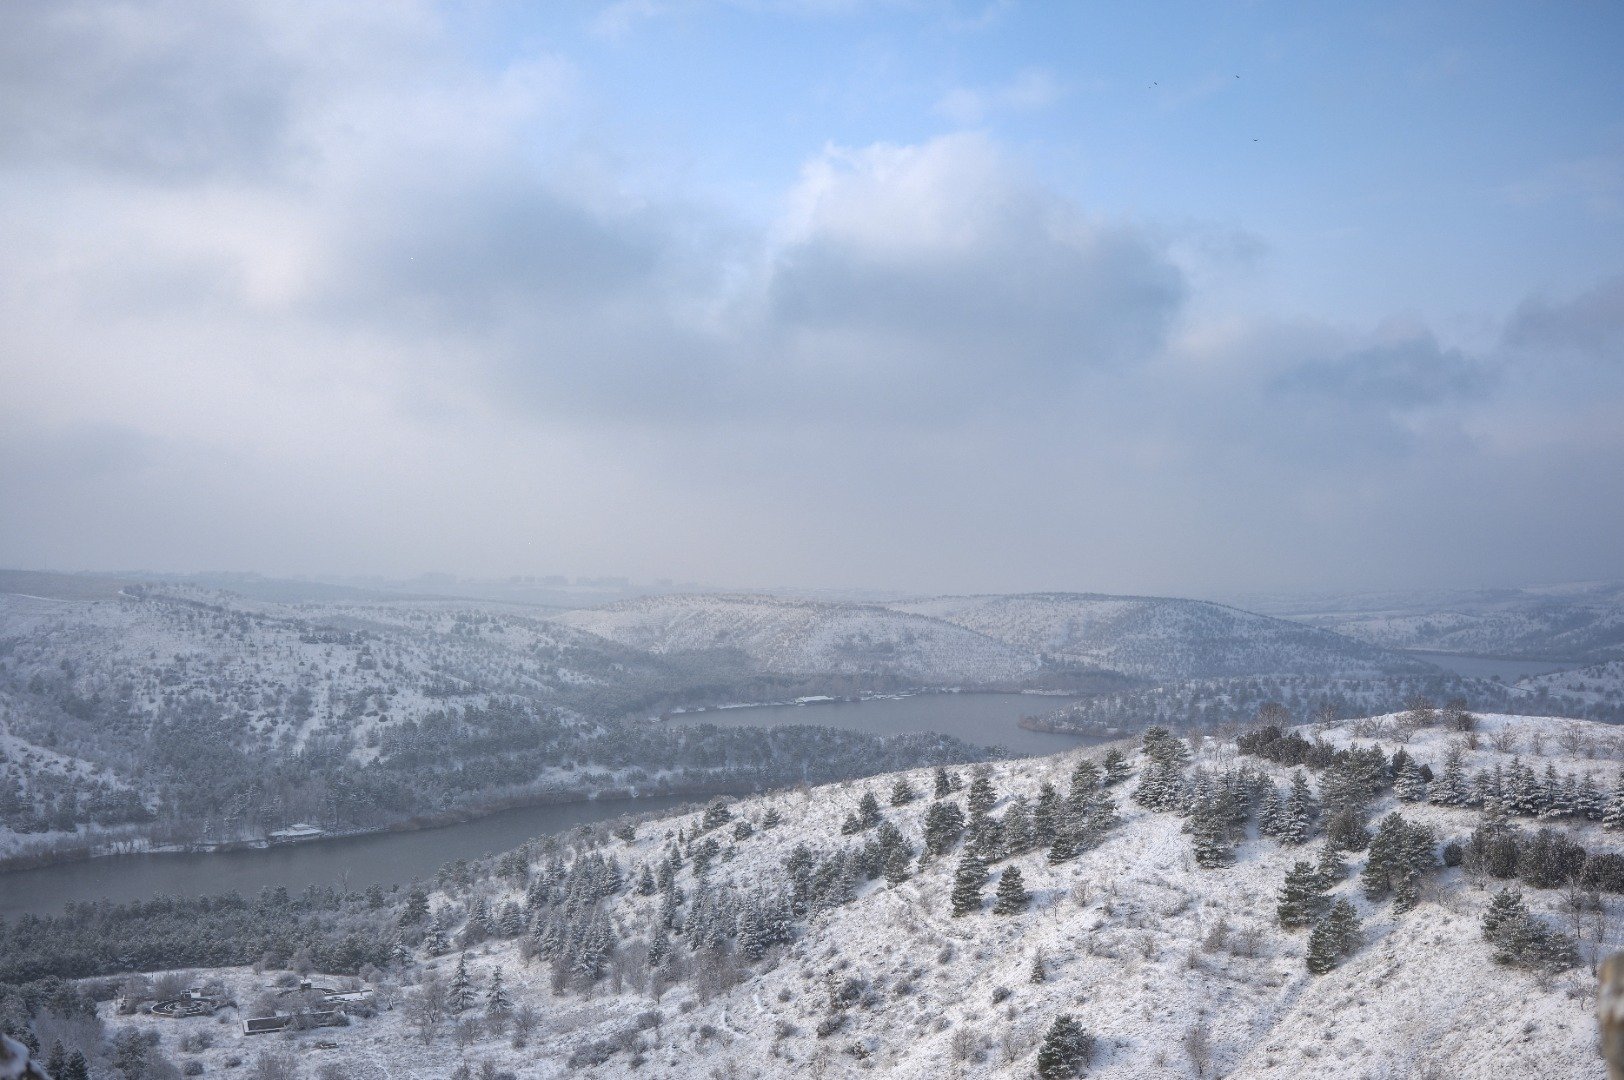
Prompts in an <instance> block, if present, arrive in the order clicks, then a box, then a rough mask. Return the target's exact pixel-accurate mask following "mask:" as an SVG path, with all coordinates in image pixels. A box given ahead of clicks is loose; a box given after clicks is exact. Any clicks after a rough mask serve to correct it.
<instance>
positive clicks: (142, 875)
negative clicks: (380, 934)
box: [0, 795, 695, 918]
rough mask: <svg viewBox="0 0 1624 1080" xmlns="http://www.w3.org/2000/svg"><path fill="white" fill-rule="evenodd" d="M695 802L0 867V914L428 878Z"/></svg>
mask: <svg viewBox="0 0 1624 1080" xmlns="http://www.w3.org/2000/svg"><path fill="white" fill-rule="evenodd" d="M694 801H695V800H694V799H693V798H691V797H689V796H681V795H655V796H650V797H649V798H645V799H602V800H597V801H593V802H581V803H565V804H562V805H555V806H526V807H521V808H519V809H516V810H501V811H498V812H497V813H494V814H489V815H487V816H485V817H480V818H475V819H474V820H472V821H463V822H458V823H457V824H455V825H443V826H440V827H438V828H433V829H419V830H416V831H414V832H392V833H367V834H364V835H361V836H342V837H335V838H333V839H331V840H312V841H307V842H304V843H297V844H281V845H278V846H276V847H269V848H249V849H246V850H242V851H220V852H212V853H208V854H202V853H199V854H191V853H187V854H180V853H167V852H166V853H160V854H148V855H108V856H104V857H101V858H95V859H86V860H83V861H81V862H71V863H58V864H57V865H55V866H42V867H39V868H38V869H34V870H14V871H12V872H11V873H7V874H0V916H3V917H6V918H15V917H16V916H18V915H23V914H35V915H53V914H60V913H61V911H62V908H63V906H64V905H66V904H67V903H69V902H70V901H76V900H78V901H83V900H100V899H102V898H104V897H105V898H106V899H109V900H112V901H114V902H115V903H123V902H126V901H130V900H149V899H151V898H152V897H154V896H158V895H160V894H169V895H172V896H208V895H211V894H215V893H226V892H232V891H234V890H235V891H236V892H240V893H242V894H243V895H244V896H253V895H254V894H255V893H257V892H259V890H260V889H262V888H264V887H265V886H267V885H285V886H287V888H288V891H289V892H293V893H297V892H299V891H300V890H302V889H303V888H304V887H305V886H307V885H338V886H341V887H344V888H350V889H359V888H364V887H365V886H367V885H371V884H373V883H374V882H376V883H379V884H383V885H396V884H405V883H407V882H409V881H411V880H412V879H413V878H423V879H425V880H426V879H428V878H432V877H433V876H434V872H435V871H436V870H438V869H439V868H440V867H441V866H443V865H444V864H446V863H447V862H450V861H451V860H452V859H457V858H473V857H477V856H480V855H483V854H485V853H486V852H488V851H489V852H497V851H506V850H508V849H509V848H515V847H518V846H519V845H520V844H522V843H524V842H525V841H526V840H530V839H532V838H534V837H537V836H543V835H546V834H548V833H560V832H567V831H568V830H570V829H573V828H574V827H575V826H577V825H584V824H588V823H590V822H594V821H606V820H608V819H609V818H616V817H619V816H621V815H622V814H642V813H647V812H649V811H652V810H665V809H669V808H671V807H674V806H681V805H683V804H684V803H691V802H694Z"/></svg>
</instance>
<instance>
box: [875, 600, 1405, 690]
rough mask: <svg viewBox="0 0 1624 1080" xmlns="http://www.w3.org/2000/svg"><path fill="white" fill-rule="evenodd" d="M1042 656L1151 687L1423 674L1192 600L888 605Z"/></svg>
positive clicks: (1292, 627) (1377, 653)
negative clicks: (1149, 682)
mask: <svg viewBox="0 0 1624 1080" xmlns="http://www.w3.org/2000/svg"><path fill="white" fill-rule="evenodd" d="M890 606H891V607H893V608H895V609H896V610H899V611H907V612H910V613H913V614H919V615H928V616H931V617H932V618H938V619H944V620H946V621H948V622H951V623H955V624H957V625H959V626H963V627H965V628H966V629H969V630H974V631H975V632H977V633H980V634H985V635H986V636H987V637H990V638H993V639H995V640H998V641H1002V642H1005V643H1006V644H1009V645H1011V646H1014V647H1016V648H1019V649H1022V650H1025V651H1028V652H1032V653H1047V654H1051V655H1056V656H1061V657H1065V658H1068V659H1073V660H1078V661H1082V662H1084V663H1088V664H1092V665H1096V666H1098V667H1102V668H1107V669H1109V670H1112V671H1118V672H1121V673H1123V674H1125V675H1133V676H1139V677H1143V678H1152V679H1193V678H1214V677H1222V676H1231V675H1264V674H1286V673H1290V674H1294V675H1383V674H1403V673H1411V672H1422V671H1430V670H1431V668H1430V666H1428V665H1426V664H1424V663H1422V662H1420V661H1417V660H1414V659H1413V658H1409V657H1405V656H1402V655H1399V654H1396V653H1393V652H1389V651H1387V650H1384V649H1381V648H1375V647H1372V646H1371V645H1369V644H1367V643H1364V642H1359V641H1354V640H1351V639H1349V638H1346V637H1342V636H1340V635H1338V634H1334V633H1328V632H1326V631H1323V630H1317V629H1309V628H1305V627H1303V626H1300V625H1298V624H1295V623H1291V622H1287V621H1285V620H1282V619H1274V618H1270V617H1268V616H1266V615H1255V614H1252V613H1251V612H1247V611H1241V610H1239V609H1237V608H1230V607H1224V606H1222V605H1219V604H1211V603H1206V602H1204V601H1199V600H1181V599H1172V598H1166V597H1137V596H1100V595H1093V594H1085V593H1029V594H1024V595H1017V596H941V597H932V598H929V599H924V600H913V601H907V602H904V603H897V604H892V605H890Z"/></svg>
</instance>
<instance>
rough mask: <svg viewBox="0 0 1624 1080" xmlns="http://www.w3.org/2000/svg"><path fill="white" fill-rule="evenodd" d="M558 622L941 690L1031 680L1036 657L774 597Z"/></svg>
mask: <svg viewBox="0 0 1624 1080" xmlns="http://www.w3.org/2000/svg"><path fill="white" fill-rule="evenodd" d="M557 618H558V621H559V622H561V623H563V624H565V625H567V626H572V627H576V628H577V629H581V630H588V631H591V632H592V633H594V634H598V635H600V636H602V637H605V638H608V639H610V640H611V641H615V642H618V643H620V644H622V645H628V646H631V647H632V648H637V649H646V650H648V651H649V652H653V653H658V654H670V653H685V652H687V653H694V652H705V651H712V650H737V651H738V652H739V653H741V654H743V655H744V656H747V657H749V659H750V660H751V661H752V662H753V663H754V664H756V665H758V666H759V667H760V668H762V669H763V670H765V671H774V672H789V673H796V674H806V673H812V672H820V673H821V672H828V673H836V674H841V675H857V674H867V673H881V674H886V675H891V676H895V677H898V678H902V679H910V680H916V681H918V682H923V683H934V684H981V685H987V684H1003V683H1011V682H1015V681H1018V680H1020V679H1021V678H1023V677H1025V676H1027V675H1030V674H1031V673H1032V672H1034V671H1035V670H1036V669H1037V667H1038V664H1037V661H1036V658H1035V655H1034V653H1033V650H1031V649H1028V648H1026V647H1024V646H1021V645H1018V644H1014V643H1006V642H1000V641H994V640H992V639H990V638H988V637H986V636H984V635H982V634H980V633H977V632H975V631H973V630H968V629H966V628H964V627H962V626H958V625H954V624H951V623H947V622H943V621H940V620H936V619H932V618H925V617H922V616H920V615H918V614H913V613H908V612H904V611H898V610H892V609H888V608H885V607H880V606H877V605H871V604H855V603H837V602H823V601H815V600H793V599H786V598H783V597H776V596H745V595H738V596H735V595H694V596H659V597H644V598H641V599H637V600H628V601H625V602H622V603H619V604H612V605H610V606H608V607H603V608H591V609H585V610H580V611H571V612H568V613H566V614H563V615H560V616H558V617H557Z"/></svg>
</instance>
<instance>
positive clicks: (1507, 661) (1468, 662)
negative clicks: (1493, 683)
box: [1409, 649, 1580, 683]
mask: <svg viewBox="0 0 1624 1080" xmlns="http://www.w3.org/2000/svg"><path fill="white" fill-rule="evenodd" d="M1409 651H1410V653H1411V655H1413V656H1418V657H1420V658H1421V659H1422V660H1425V661H1426V662H1427V663H1429V664H1437V665H1438V666H1439V667H1441V668H1443V669H1444V670H1445V671H1452V672H1454V673H1455V674H1456V675H1462V676H1465V677H1467V678H1476V679H1493V678H1498V679H1499V680H1500V681H1501V682H1507V683H1514V682H1516V681H1517V680H1518V679H1525V678H1527V677H1528V676H1530V675H1544V674H1546V673H1547V672H1551V671H1563V670H1566V669H1567V668H1572V667H1578V666H1580V665H1579V664H1577V663H1574V662H1571V661H1570V662H1566V663H1564V662H1562V661H1559V660H1517V659H1514V658H1511V657H1505V656H1462V655H1461V654H1459V653H1445V652H1429V651H1427V650H1425V649H1411V650H1409Z"/></svg>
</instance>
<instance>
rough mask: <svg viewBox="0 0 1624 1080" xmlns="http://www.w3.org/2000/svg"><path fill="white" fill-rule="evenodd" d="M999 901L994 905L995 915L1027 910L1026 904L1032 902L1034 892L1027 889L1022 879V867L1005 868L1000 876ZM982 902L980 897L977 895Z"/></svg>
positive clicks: (993, 911) (1017, 913)
mask: <svg viewBox="0 0 1624 1080" xmlns="http://www.w3.org/2000/svg"><path fill="white" fill-rule="evenodd" d="M997 895H998V901H997V903H995V904H993V906H992V913H993V914H994V915H1019V914H1020V913H1021V912H1023V911H1025V910H1026V905H1027V904H1030V903H1031V902H1032V894H1031V893H1029V892H1027V891H1026V883H1025V882H1024V881H1022V880H1021V868H1020V867H1018V866H1011V867H1008V868H1007V869H1005V870H1004V872H1003V873H1002V874H1001V875H999V878H998V890H997ZM977 903H978V904H979V903H980V897H979V896H978V897H977Z"/></svg>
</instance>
